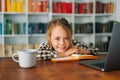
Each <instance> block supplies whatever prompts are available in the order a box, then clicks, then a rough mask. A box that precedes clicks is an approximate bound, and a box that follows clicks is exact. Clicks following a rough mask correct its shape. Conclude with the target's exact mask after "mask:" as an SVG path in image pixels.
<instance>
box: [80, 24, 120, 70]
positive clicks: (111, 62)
mask: <svg viewBox="0 0 120 80" xmlns="http://www.w3.org/2000/svg"><path fill="white" fill-rule="evenodd" d="M79 64H83V65H85V66H88V67H91V68H94V69H98V70H101V71H113V70H120V24H114V26H113V30H112V36H111V40H110V43H109V48H108V53H107V56H106V57H104V58H101V59H97V60H84V61H79Z"/></svg>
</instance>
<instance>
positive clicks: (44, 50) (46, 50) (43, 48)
mask: <svg viewBox="0 0 120 80" xmlns="http://www.w3.org/2000/svg"><path fill="white" fill-rule="evenodd" d="M52 57H57V55H56V52H55V51H51V50H50V47H49V45H48V44H47V43H41V44H40V45H39V49H38V51H37V58H38V60H45V59H51V58H52Z"/></svg>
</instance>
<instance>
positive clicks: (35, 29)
mask: <svg viewBox="0 0 120 80" xmlns="http://www.w3.org/2000/svg"><path fill="white" fill-rule="evenodd" d="M46 30H47V23H29V25H28V34H42V33H46Z"/></svg>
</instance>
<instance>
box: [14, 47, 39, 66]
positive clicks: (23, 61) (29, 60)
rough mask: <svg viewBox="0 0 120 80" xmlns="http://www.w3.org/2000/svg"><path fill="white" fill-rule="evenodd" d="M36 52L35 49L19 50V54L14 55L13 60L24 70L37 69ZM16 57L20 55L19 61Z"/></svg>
mask: <svg viewBox="0 0 120 80" xmlns="http://www.w3.org/2000/svg"><path fill="white" fill-rule="evenodd" d="M36 51H37V50H35V49H24V50H19V51H17V53H14V54H13V55H12V59H13V60H14V61H15V62H18V63H19V65H20V67H22V68H30V67H35V65H36V62H37V61H36ZM15 55H18V59H16V58H15Z"/></svg>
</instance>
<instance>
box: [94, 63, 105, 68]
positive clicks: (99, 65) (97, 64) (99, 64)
mask: <svg viewBox="0 0 120 80" xmlns="http://www.w3.org/2000/svg"><path fill="white" fill-rule="evenodd" d="M92 65H93V66H96V67H100V68H104V66H105V63H95V64H92Z"/></svg>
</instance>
